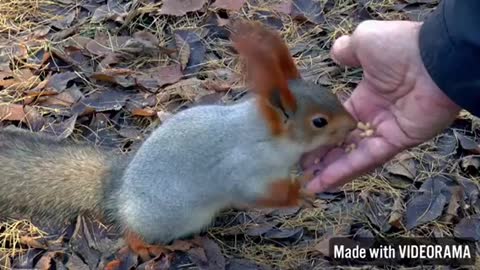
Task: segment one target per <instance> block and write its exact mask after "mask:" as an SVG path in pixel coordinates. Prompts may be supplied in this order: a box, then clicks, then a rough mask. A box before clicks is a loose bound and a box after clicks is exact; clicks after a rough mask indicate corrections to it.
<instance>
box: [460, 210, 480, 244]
mask: <svg viewBox="0 0 480 270" xmlns="http://www.w3.org/2000/svg"><path fill="white" fill-rule="evenodd" d="M454 235H455V236H456V237H458V238H461V239H466V240H472V239H473V240H475V241H480V215H473V216H470V217H466V218H463V219H462V220H460V222H459V223H458V224H457V226H455V229H454Z"/></svg>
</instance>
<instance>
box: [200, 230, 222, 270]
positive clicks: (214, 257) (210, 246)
mask: <svg viewBox="0 0 480 270" xmlns="http://www.w3.org/2000/svg"><path fill="white" fill-rule="evenodd" d="M201 244H202V246H203V249H204V250H205V255H206V257H207V261H208V267H206V268H204V269H212V270H224V269H225V257H224V256H223V254H222V251H221V249H220V247H219V246H218V244H217V243H215V242H214V241H213V240H211V239H209V238H207V237H203V238H202V240H201Z"/></svg>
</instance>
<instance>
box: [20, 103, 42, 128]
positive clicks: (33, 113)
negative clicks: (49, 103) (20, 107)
mask: <svg viewBox="0 0 480 270" xmlns="http://www.w3.org/2000/svg"><path fill="white" fill-rule="evenodd" d="M24 111H25V116H26V117H25V122H26V124H27V125H28V127H29V128H30V129H31V130H32V131H34V132H37V131H40V130H41V129H42V128H43V125H44V124H45V119H44V118H43V117H42V115H41V114H40V113H39V112H38V111H37V110H36V109H35V108H33V107H31V106H28V105H27V106H25V108H24Z"/></svg>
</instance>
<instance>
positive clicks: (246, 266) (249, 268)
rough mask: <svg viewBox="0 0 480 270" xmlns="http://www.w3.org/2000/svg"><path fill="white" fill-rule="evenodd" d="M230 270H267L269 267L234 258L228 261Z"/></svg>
mask: <svg viewBox="0 0 480 270" xmlns="http://www.w3.org/2000/svg"><path fill="white" fill-rule="evenodd" d="M227 269H228V270H266V269H269V268H268V267H262V266H260V265H258V264H256V263H254V262H251V261H247V260H245V259H237V258H232V259H230V260H229V262H228V268H227Z"/></svg>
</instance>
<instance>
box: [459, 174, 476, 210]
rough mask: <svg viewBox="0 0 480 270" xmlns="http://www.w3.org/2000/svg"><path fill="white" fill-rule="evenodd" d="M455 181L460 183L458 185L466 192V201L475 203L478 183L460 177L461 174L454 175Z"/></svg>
mask: <svg viewBox="0 0 480 270" xmlns="http://www.w3.org/2000/svg"><path fill="white" fill-rule="evenodd" d="M456 179H457V182H458V183H460V185H461V186H462V187H463V190H464V192H465V194H466V197H467V198H466V202H467V203H468V204H475V203H476V202H477V201H478V199H479V195H480V189H479V187H478V184H477V183H475V182H474V181H472V180H471V179H468V178H465V177H462V176H456Z"/></svg>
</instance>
